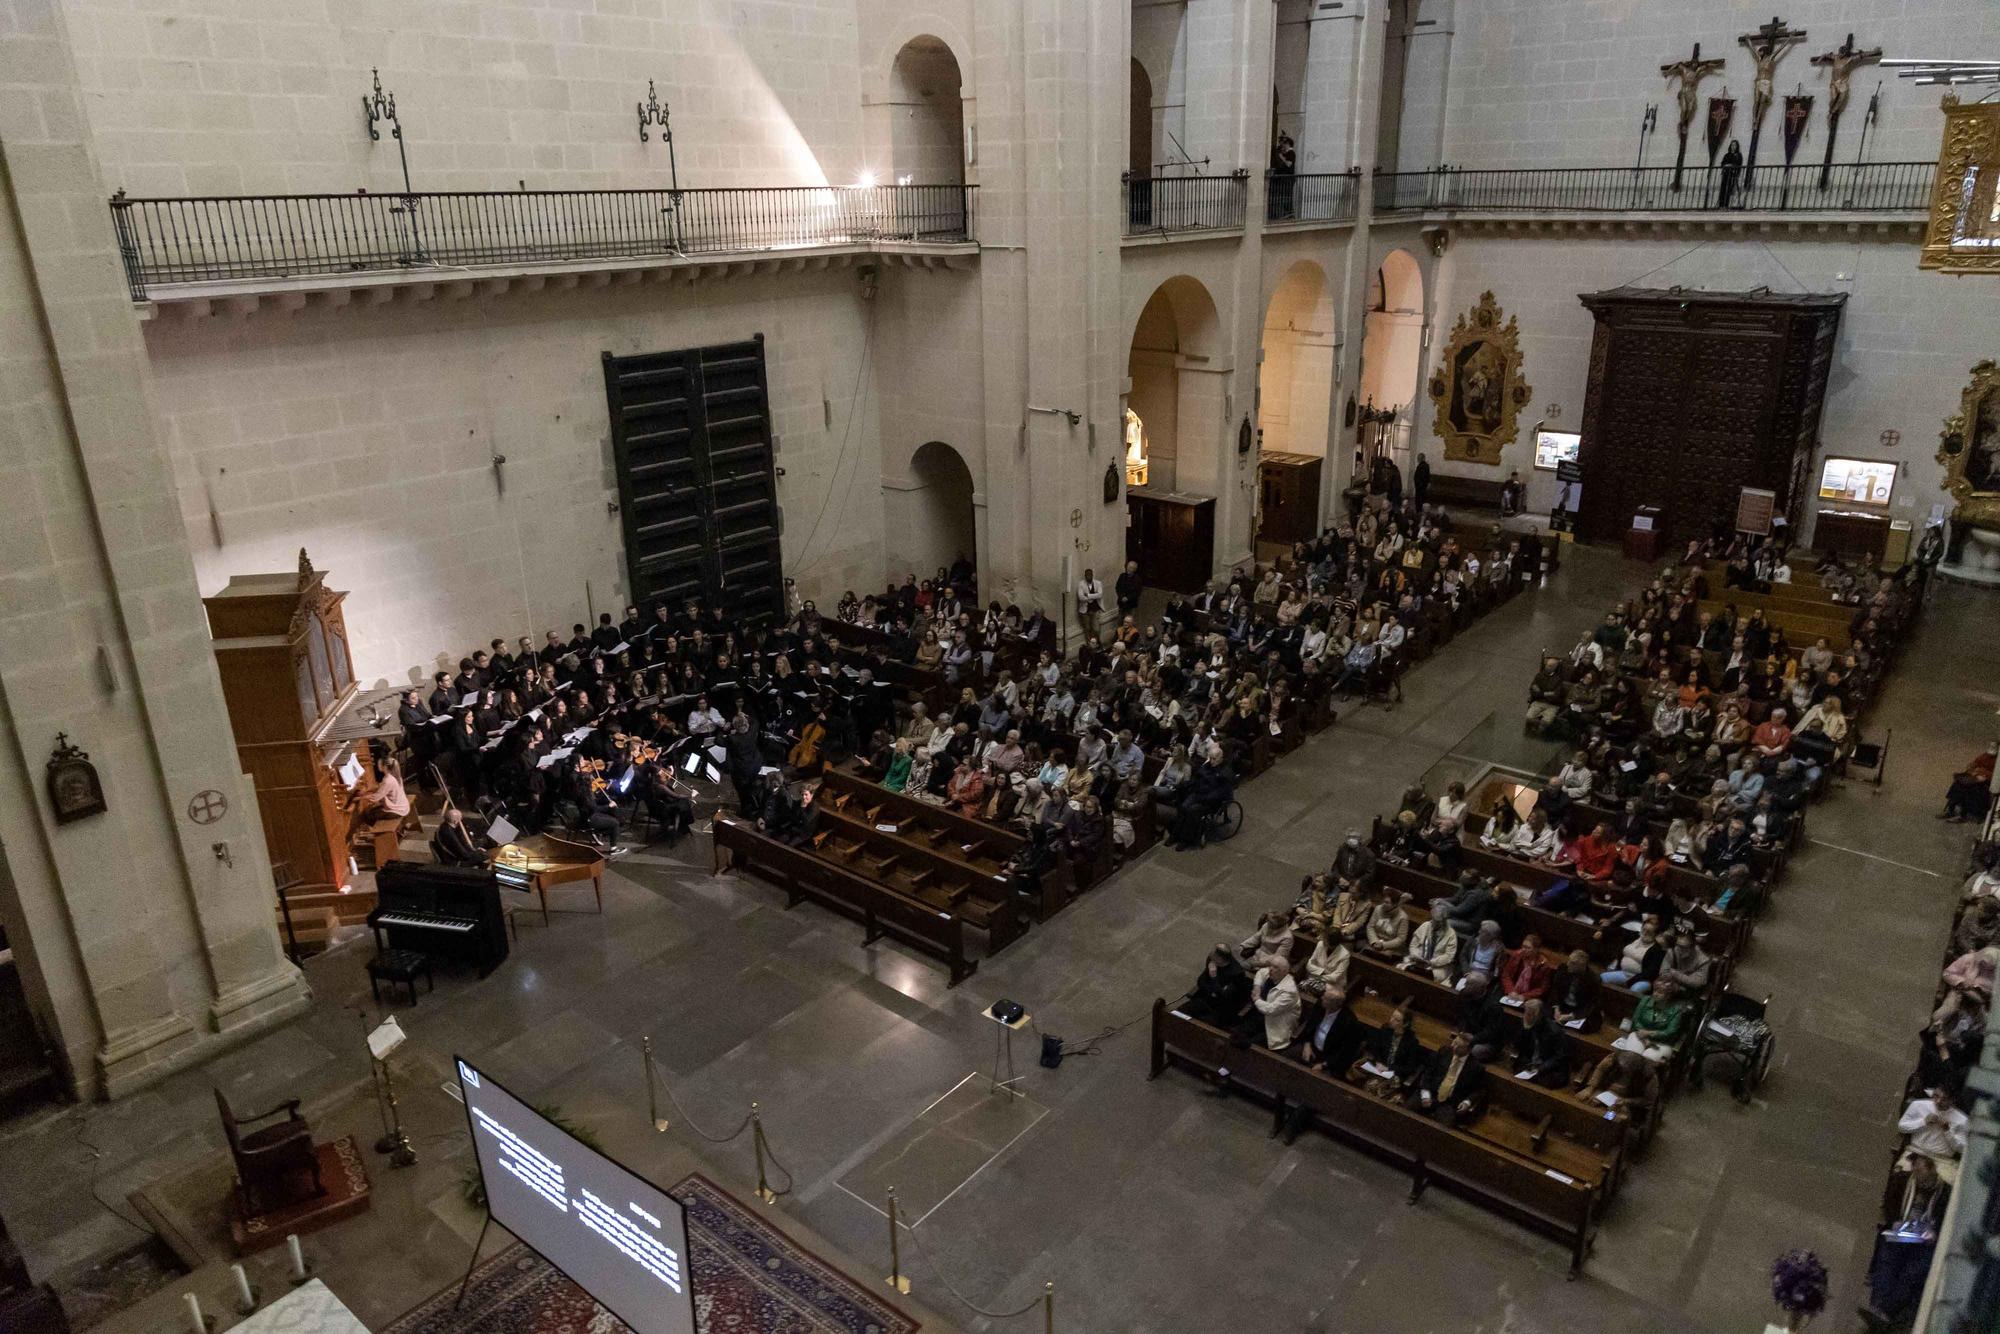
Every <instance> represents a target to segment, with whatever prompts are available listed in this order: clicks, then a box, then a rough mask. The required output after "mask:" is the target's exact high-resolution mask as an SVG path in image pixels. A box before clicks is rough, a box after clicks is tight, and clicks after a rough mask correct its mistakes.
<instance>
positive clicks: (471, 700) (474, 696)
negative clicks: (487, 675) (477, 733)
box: [458, 690, 479, 709]
mask: <svg viewBox="0 0 2000 1334" xmlns="http://www.w3.org/2000/svg"><path fill="white" fill-rule="evenodd" d="M478 702H479V692H478V691H477V690H474V691H471V692H469V693H468V694H467V695H466V696H465V698H464V699H461V700H460V701H459V702H458V707H459V708H461V709H469V708H471V707H472V706H473V705H475V704H477V703H478Z"/></svg>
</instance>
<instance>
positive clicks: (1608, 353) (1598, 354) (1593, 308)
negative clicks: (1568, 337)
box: [1578, 288, 1847, 542]
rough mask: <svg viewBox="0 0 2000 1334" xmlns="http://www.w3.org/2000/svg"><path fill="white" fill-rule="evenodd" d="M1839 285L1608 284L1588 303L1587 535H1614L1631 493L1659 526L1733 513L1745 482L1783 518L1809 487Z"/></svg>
mask: <svg viewBox="0 0 2000 1334" xmlns="http://www.w3.org/2000/svg"><path fill="white" fill-rule="evenodd" d="M1846 299H1847V298H1846V297H1845V295H1842V294H1833V295H1826V296H1816V295H1809V294H1808V295H1785V294H1773V293H1766V292H1750V293H1729V292H1694V291H1683V290H1665V291H1662V290H1654V289H1642V288H1618V289H1615V290H1612V291H1608V292H1597V293H1593V294H1590V295H1587V296H1584V297H1582V298H1581V300H1582V302H1583V304H1584V305H1585V306H1586V307H1587V308H1588V309H1589V310H1590V312H1591V314H1592V315H1593V316H1595V318H1596V321H1597V327H1596V331H1595V334H1594V338H1593V342H1592V346H1591V358H1590V384H1589V387H1588V393H1587V397H1586V400H1585V405H1584V419H1583V446H1582V453H1581V460H1580V461H1581V464H1582V470H1583V512H1582V515H1581V518H1580V522H1579V525H1578V530H1579V534H1580V535H1581V536H1582V538H1583V539H1584V540H1585V541H1591V542H1606V541H1617V540H1619V539H1620V537H1621V536H1622V535H1623V534H1624V533H1625V532H1626V530H1627V529H1628V528H1629V527H1630V525H1631V522H1632V515H1633V513H1634V512H1635V511H1637V510H1638V509H1639V508H1640V507H1641V506H1648V505H1655V506H1658V507H1659V508H1660V510H1661V515H1660V527H1661V528H1662V529H1663V530H1664V531H1665V533H1666V535H1667V537H1668V539H1669V540H1671V541H1674V542H1682V541H1686V540H1687V539H1689V538H1694V537H1706V536H1708V535H1709V532H1710V530H1711V528H1712V527H1714V526H1715V525H1717V524H1722V525H1725V526H1728V527H1733V525H1734V520H1735V516H1736V510H1737V501H1738V499H1739V497H1740V495H1741V492H1742V489H1743V488H1744V487H1746V486H1748V487H1759V488H1766V489H1769V490H1771V491H1773V492H1775V493H1776V495H1777V499H1776V501H1775V505H1774V510H1775V512H1776V513H1778V514H1781V515H1784V516H1786V517H1787V518H1789V519H1790V520H1791V522H1792V524H1793V530H1794V531H1795V532H1796V531H1797V526H1798V523H1799V520H1800V518H1801V511H1802V509H1803V506H1804V503H1805V498H1806V496H1807V495H1808V494H1809V491H1810V487H1809V482H1810V478H1809V475H1808V474H1809V471H1810V469H1811V465H1812V457H1813V450H1814V447H1815V445H1816V444H1817V442H1818V438H1819V425H1820V413H1821V406H1822V403H1823V400H1824V398H1825V394H1826V382H1827V374H1828V371H1829V369H1830V368H1831V365H1832V361H1833V349H1834V341H1835V337H1836V335H1837V333H1838V331H1839V325H1840V311H1841V306H1842V304H1843V303H1844V302H1845V301H1846Z"/></svg>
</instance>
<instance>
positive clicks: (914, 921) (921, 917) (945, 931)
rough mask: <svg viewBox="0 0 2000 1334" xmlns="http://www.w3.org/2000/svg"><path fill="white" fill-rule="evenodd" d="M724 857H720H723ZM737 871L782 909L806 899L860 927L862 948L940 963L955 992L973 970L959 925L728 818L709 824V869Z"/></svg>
mask: <svg viewBox="0 0 2000 1334" xmlns="http://www.w3.org/2000/svg"><path fill="white" fill-rule="evenodd" d="M725 854H726V857H725ZM726 867H739V868H741V869H744V870H749V871H753V872H755V873H757V874H758V875H760V876H762V877H763V878H764V879H766V880H769V881H771V882H772V883H773V884H776V885H777V886H778V887H779V888H780V889H782V890H784V891H785V898H786V903H785V906H786V907H788V908H790V907H793V906H796V905H797V904H798V902H799V900H800V899H812V900H813V901H814V902H816V903H819V904H821V905H823V906H825V907H827V908H830V909H832V910H833V911H834V912H837V913H840V914H841V915H842V916H844V917H852V918H854V919H856V920H857V921H859V922H861V924H862V926H863V927H864V928H865V930H866V935H865V936H864V937H863V941H862V943H863V944H867V945H872V944H874V943H875V942H876V941H878V940H880V939H882V938H883V937H884V936H888V937H890V938H892V939H895V940H899V941H902V942H903V943H904V944H906V945H908V946H910V947H911V948H912V949H915V950H918V951H920V952H922V953H924V954H928V955H931V956H932V957H934V958H936V959H939V960H942V961H943V963H944V964H945V966H946V968H947V969H949V970H950V974H951V982H950V985H952V986H957V985H958V984H959V983H960V982H962V981H964V980H965V979H966V978H968V977H970V976H972V974H973V973H975V972H977V971H978V969H979V965H978V963H976V962H975V961H973V960H972V959H970V958H968V957H966V953H965V923H964V922H963V921H962V920H961V919H960V918H959V917H958V916H956V915H955V914H953V913H949V912H940V911H938V910H936V909H934V908H931V907H930V906H929V905H927V904H924V903H920V902H918V901H917V900H915V899H912V898H909V897H907V896H905V895H903V894H900V893H898V892H896V891H895V890H893V889H891V888H889V887H888V886H886V885H881V884H878V883H876V882H875V881H873V880H870V879H868V878H867V877H865V876H862V875H859V874H857V873H855V872H854V871H851V870H849V869H847V868H846V867H842V866H836V865H834V864H833V863H832V862H828V861H825V860H823V859H821V858H819V857H816V856H814V855H813V854H812V853H810V852H808V851H806V850H805V849H803V848H794V847H791V846H789V845H788V844H785V843H781V842H779V841H778V840H777V839H774V838H771V837H769V836H768V835H765V834H762V833H759V832H758V831H757V829H756V828H755V826H753V825H750V824H746V823H744V822H743V821H741V820H738V819H737V818H735V817H734V816H731V815H727V814H718V815H717V816H716V818H715V865H714V868H713V869H714V870H715V871H716V872H717V873H718V874H719V873H720V872H721V871H723V870H724V869H726Z"/></svg>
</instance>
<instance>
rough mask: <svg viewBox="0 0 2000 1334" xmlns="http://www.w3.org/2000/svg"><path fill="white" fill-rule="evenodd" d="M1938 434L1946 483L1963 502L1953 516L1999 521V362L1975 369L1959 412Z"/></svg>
mask: <svg viewBox="0 0 2000 1334" xmlns="http://www.w3.org/2000/svg"><path fill="white" fill-rule="evenodd" d="M1938 439H1939V444H1938V452H1937V460H1938V462H1939V463H1942V464H1943V465H1944V487H1945V490H1947V491H1949V492H1950V493H1951V495H1952V498H1953V499H1954V500H1956V501H1957V502H1958V505H1957V508H1956V509H1955V510H1954V511H1953V513H1952V517H1953V518H1954V519H1956V520H1958V521H1959V522H1960V523H1974V524H1984V525H1989V526H2000V365H1996V364H1995V363H1994V362H1992V361H1982V362H1980V363H1979V364H1978V365H1977V366H1974V367H1973V368H1972V383H1971V384H1969V385H1967V386H1966V389H1965V395H1964V397H1963V399H1961V401H1960V409H1959V413H1958V415H1957V416H1955V417H1950V418H1947V419H1946V420H1945V424H1944V430H1943V431H1941V432H1939V436H1938Z"/></svg>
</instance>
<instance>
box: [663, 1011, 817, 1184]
mask: <svg viewBox="0 0 2000 1334" xmlns="http://www.w3.org/2000/svg"><path fill="white" fill-rule="evenodd" d="M639 1051H640V1053H641V1055H642V1056H643V1058H644V1060H645V1063H646V1104H647V1110H648V1111H650V1112H651V1113H652V1114H653V1129H655V1130H657V1131H660V1132H661V1133H665V1131H666V1129H667V1126H668V1124H669V1123H668V1121H667V1120H666V1118H664V1117H662V1116H661V1115H660V1107H659V1103H658V1102H657V1101H656V1100H655V1093H656V1090H658V1091H663V1092H665V1093H666V1095H667V1103H668V1105H669V1106H671V1107H672V1108H673V1109H674V1110H675V1111H676V1112H678V1113H679V1114H680V1118H681V1120H682V1121H684V1122H686V1123H687V1128H688V1129H689V1130H692V1131H693V1132H694V1133H695V1134H697V1135H699V1136H701V1137H702V1138H703V1139H705V1140H707V1141H708V1142H709V1143H710V1144H728V1143H731V1142H732V1141H734V1140H735V1139H736V1137H737V1136H739V1135H741V1134H742V1133H743V1132H744V1131H745V1130H747V1129H748V1128H749V1126H750V1123H751V1121H752V1120H753V1119H754V1116H755V1113H754V1112H752V1113H750V1114H747V1115H745V1116H744V1118H743V1119H742V1120H741V1121H739V1122H737V1123H736V1129H734V1130H732V1131H730V1132H729V1133H728V1134H727V1135H711V1134H709V1133H708V1132H707V1131H706V1130H703V1129H702V1128H701V1127H700V1126H699V1125H697V1124H695V1119H694V1118H693V1117H691V1116H689V1115H688V1114H687V1108H685V1107H683V1106H681V1104H680V1099H678V1098H676V1097H674V1090H673V1086H672V1085H671V1084H669V1083H667V1081H666V1080H664V1079H659V1078H658V1077H657V1076H656V1075H655V1073H654V1070H653V1039H652V1038H651V1037H643V1038H640V1039H639ZM786 1175H788V1176H789V1175H790V1173H787V1174H786Z"/></svg>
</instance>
